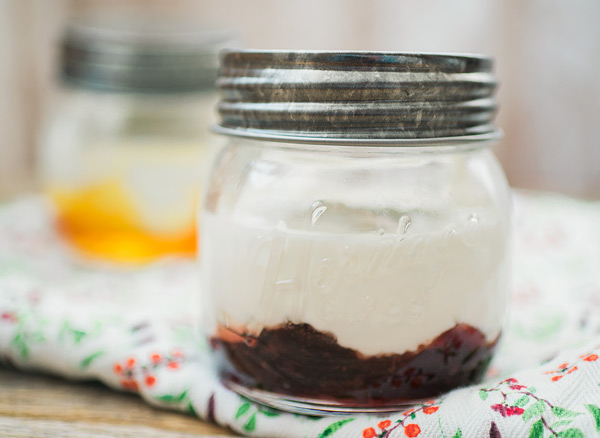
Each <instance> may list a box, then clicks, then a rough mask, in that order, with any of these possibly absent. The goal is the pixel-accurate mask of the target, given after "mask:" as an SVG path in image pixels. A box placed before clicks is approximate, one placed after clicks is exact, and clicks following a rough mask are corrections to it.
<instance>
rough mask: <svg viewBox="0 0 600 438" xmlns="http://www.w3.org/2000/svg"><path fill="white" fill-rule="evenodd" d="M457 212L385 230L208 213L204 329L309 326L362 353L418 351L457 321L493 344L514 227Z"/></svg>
mask: <svg viewBox="0 0 600 438" xmlns="http://www.w3.org/2000/svg"><path fill="white" fill-rule="evenodd" d="M459 216H460V219H458V217H457V220H456V221H455V223H450V224H446V225H444V226H443V227H437V228H436V227H435V226H430V225H431V224H430V225H426V226H418V223H419V221H418V220H417V221H416V222H417V226H410V227H406V229H403V228H404V227H399V230H401V231H405V232H398V233H396V234H382V235H379V234H335V233H317V232H314V233H313V232H298V231H293V230H289V229H286V227H285V226H284V225H283V224H281V225H280V226H278V227H276V228H274V229H264V228H263V229H261V228H257V227H250V226H246V225H242V224H239V223H235V222H233V221H230V220H227V219H223V218H220V217H218V216H214V215H212V214H210V213H205V215H204V217H203V235H204V236H205V237H204V238H203V246H202V250H201V252H202V258H203V270H204V278H205V284H204V300H203V307H204V312H203V313H204V315H205V324H206V328H207V330H209V332H210V333H214V332H215V329H216V325H217V324H222V325H225V326H231V327H234V328H238V327H241V326H243V327H244V328H246V329H249V330H251V331H253V332H255V333H257V334H258V333H259V332H260V331H261V330H262V329H263V328H269V327H271V328H272V327H275V326H278V325H280V324H284V323H287V322H292V323H297V324H298V323H307V324H310V325H311V326H313V327H314V328H315V329H316V330H319V331H322V332H329V333H331V334H332V335H334V336H335V337H336V339H337V342H338V343H339V344H340V345H341V346H343V347H347V348H352V349H354V350H357V351H358V352H360V353H362V354H364V355H377V354H392V353H398V354H401V353H404V352H406V351H414V350H416V349H417V348H418V347H419V345H425V344H427V343H429V342H430V341H432V340H433V339H434V338H435V337H437V336H438V335H440V334H441V333H443V332H445V331H447V330H449V329H451V328H452V327H454V326H455V325H456V324H458V323H465V324H469V325H471V326H473V327H476V328H478V329H479V330H480V331H482V332H483V333H484V335H485V336H486V338H487V339H488V340H493V339H495V338H496V336H497V335H498V334H499V332H500V329H501V326H502V319H503V315H504V308H505V299H506V288H507V268H508V256H507V240H508V239H507V233H508V229H507V227H506V225H504V224H501V223H498V222H496V221H494V220H491V219H490V220H486V217H485V216H484V215H481V216H479V217H477V216H475V220H473V216H472V215H471V216H470V215H468V214H466V215H459ZM412 220H413V222H415V218H414V217H413V219H412ZM422 223H423V221H421V224H422ZM400 225H401V224H400ZM432 230H433V231H432Z"/></svg>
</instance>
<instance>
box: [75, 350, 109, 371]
mask: <svg viewBox="0 0 600 438" xmlns="http://www.w3.org/2000/svg"><path fill="white" fill-rule="evenodd" d="M105 353H106V352H105V351H97V352H95V353H92V354H90V355H89V356H87V357H85V358H84V359H83V360H82V361H81V362H79V369H81V370H85V369H86V368H87V367H89V366H90V365H91V363H92V362H93V361H94V360H96V359H97V358H99V357H100V356H102V355H104V354H105Z"/></svg>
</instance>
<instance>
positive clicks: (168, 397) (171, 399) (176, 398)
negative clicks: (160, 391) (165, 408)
mask: <svg viewBox="0 0 600 438" xmlns="http://www.w3.org/2000/svg"><path fill="white" fill-rule="evenodd" d="M187 393H188V390H187V389H186V390H185V391H183V392H182V393H181V394H179V395H173V394H165V395H159V396H158V397H156V399H157V400H160V401H162V402H165V403H181V402H182V401H183V400H185V398H186V397H187Z"/></svg>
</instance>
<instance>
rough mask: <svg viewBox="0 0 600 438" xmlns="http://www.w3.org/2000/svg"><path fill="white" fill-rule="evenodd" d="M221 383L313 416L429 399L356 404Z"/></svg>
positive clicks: (266, 402) (270, 404) (271, 404)
mask: <svg viewBox="0 0 600 438" xmlns="http://www.w3.org/2000/svg"><path fill="white" fill-rule="evenodd" d="M223 384H224V385H225V387H227V388H228V389H230V390H232V391H234V392H236V393H238V394H239V395H241V396H244V397H246V398H247V399H249V400H252V401H254V402H256V403H260V404H262V405H265V406H268V407H270V408H274V409H278V410H280V411H285V412H291V413H293V414H302V415H314V416H333V415H351V414H376V413H384V412H396V411H400V410H403V409H406V408H410V407H412V406H414V405H418V404H422V403H425V402H426V401H428V400H430V399H423V400H411V401H410V402H394V403H391V404H381V405H377V404H376V405H357V404H355V403H350V402H348V403H344V402H336V401H333V400H320V399H312V398H306V397H292V396H289V395H284V394H277V393H274V392H269V391H263V390H260V389H253V388H248V387H246V386H244V385H240V384H238V383H235V382H232V381H231V380H226V379H224V380H223Z"/></svg>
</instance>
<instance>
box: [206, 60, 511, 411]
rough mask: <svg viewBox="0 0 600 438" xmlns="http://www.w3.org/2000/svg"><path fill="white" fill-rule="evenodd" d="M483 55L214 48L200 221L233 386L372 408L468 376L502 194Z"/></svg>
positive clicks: (221, 347)
mask: <svg viewBox="0 0 600 438" xmlns="http://www.w3.org/2000/svg"><path fill="white" fill-rule="evenodd" d="M491 68H492V61H491V60H490V59H489V58H487V57H483V56H470V55H469V56H467V55H444V54H405V53H380V52H379V53H378V52H278V51H274V52H271V51H268V52H264V51H227V52H224V53H223V54H222V57H221V74H220V78H219V79H218V87H219V89H220V92H221V96H222V98H221V101H220V103H219V105H218V109H219V113H220V122H219V125H218V126H217V127H216V128H215V129H216V131H217V132H219V133H221V134H223V135H225V136H228V138H229V140H228V142H227V143H226V146H225V147H224V148H223V149H222V151H221V153H220V155H219V157H218V159H217V161H216V163H215V164H214V167H213V170H212V174H211V177H210V181H209V184H208V189H207V196H206V199H205V205H204V213H203V216H202V226H203V230H202V233H203V236H204V237H203V239H202V243H201V247H202V249H201V257H202V263H203V279H204V280H203V282H204V283H203V289H202V298H203V299H202V311H203V324H204V328H205V330H206V333H208V336H209V338H210V341H211V345H212V347H213V350H214V357H215V359H216V360H217V363H218V368H219V372H220V375H221V378H222V379H223V381H224V382H225V384H226V385H227V386H229V387H230V388H232V389H233V390H235V391H237V392H239V393H241V394H243V395H244V396H247V397H249V398H251V399H254V400H257V401H259V402H262V403H266V404H268V405H271V406H274V407H277V408H281V409H285V410H292V411H299V412H309V413H310V412H314V413H317V412H336V411H342V412H350V411H384V410H392V409H397V408H398V407H399V406H402V405H406V404H412V403H415V402H418V401H419V400H426V399H429V398H431V397H436V396H438V395H440V394H442V393H444V392H446V391H448V390H451V389H453V388H456V387H459V386H464V385H469V384H473V383H476V382H478V381H479V380H480V379H481V378H482V376H483V375H484V372H485V371H486V368H487V367H488V365H489V363H490V360H491V358H492V354H493V351H494V349H495V347H496V345H497V343H498V339H499V337H500V333H501V330H502V323H503V318H504V313H505V307H506V299H507V282H508V274H509V272H508V270H509V258H510V255H509V233H510V194H509V189H508V185H507V182H506V179H505V176H504V174H503V171H502V169H501V168H500V166H499V164H498V162H497V161H496V159H495V157H494V155H493V154H492V152H491V151H490V148H489V147H490V145H492V144H494V143H495V142H497V141H498V139H499V138H500V136H501V134H500V131H499V130H498V128H497V127H496V126H495V125H494V122H493V119H494V114H495V110H496V100H495V98H494V90H495V88H496V79H495V77H494V75H493V73H492V72H491Z"/></svg>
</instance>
